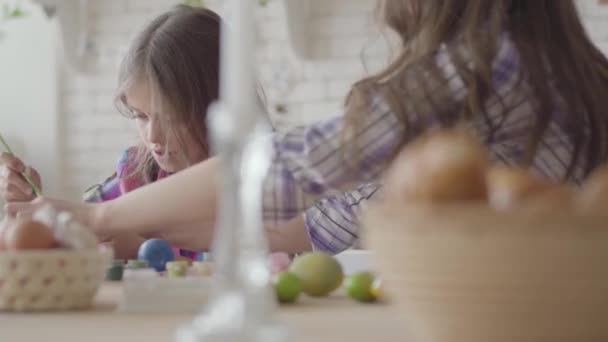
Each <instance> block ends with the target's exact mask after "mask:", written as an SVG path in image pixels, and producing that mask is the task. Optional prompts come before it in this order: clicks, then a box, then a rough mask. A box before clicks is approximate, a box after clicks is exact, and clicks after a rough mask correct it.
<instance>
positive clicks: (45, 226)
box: [0, 207, 113, 312]
mask: <svg viewBox="0 0 608 342" xmlns="http://www.w3.org/2000/svg"><path fill="white" fill-rule="evenodd" d="M112 257H113V253H112V250H111V249H106V248H98V243H97V238H96V237H95V235H93V234H92V233H91V232H89V231H88V230H87V229H86V227H83V226H82V225H81V224H79V223H78V222H76V221H75V220H73V219H72V217H71V215H70V214H68V213H58V212H56V211H55V210H53V209H52V208H48V207H47V208H44V209H41V210H40V211H38V212H36V213H35V214H34V216H33V217H32V218H28V219H5V221H4V223H3V224H2V227H0V311H5V312H29V311H59V310H75V309H85V308H87V307H89V306H90V305H91V304H92V302H93V299H94V297H95V295H96V293H97V290H98V289H99V287H100V285H101V284H102V282H103V280H104V276H105V272H106V269H107V267H108V265H109V264H110V262H111V260H112Z"/></svg>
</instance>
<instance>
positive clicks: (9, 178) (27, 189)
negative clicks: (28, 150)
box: [0, 153, 42, 202]
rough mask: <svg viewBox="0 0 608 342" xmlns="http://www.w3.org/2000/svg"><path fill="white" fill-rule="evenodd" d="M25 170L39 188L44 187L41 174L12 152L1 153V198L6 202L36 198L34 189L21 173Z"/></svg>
mask: <svg viewBox="0 0 608 342" xmlns="http://www.w3.org/2000/svg"><path fill="white" fill-rule="evenodd" d="M22 172H25V173H26V174H27V175H28V176H29V177H31V179H32V180H33V181H34V183H35V184H36V186H38V188H39V189H41V188H42V185H41V182H40V175H39V174H38V172H37V171H36V170H35V169H33V168H31V167H26V166H25V164H23V162H22V161H21V160H20V159H19V158H17V157H15V156H13V155H12V154H10V153H2V154H0V198H2V199H3V200H4V201H5V202H27V201H31V200H33V199H34V198H35V194H34V190H33V189H32V187H31V186H30V185H29V184H28V183H27V182H26V181H25V179H24V178H23V176H21V173H22Z"/></svg>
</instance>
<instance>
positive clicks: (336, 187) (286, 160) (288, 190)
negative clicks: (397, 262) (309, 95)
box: [263, 101, 404, 223]
mask: <svg viewBox="0 0 608 342" xmlns="http://www.w3.org/2000/svg"><path fill="white" fill-rule="evenodd" d="M362 121H363V122H361V124H360V125H358V126H357V127H356V131H353V132H352V134H349V137H348V138H347V137H346V136H345V135H344V128H345V125H346V123H345V120H344V117H343V116H338V117H335V118H333V119H330V120H327V121H323V122H319V123H317V124H314V125H311V126H307V127H298V128H295V129H293V130H291V131H288V132H286V133H283V134H276V135H275V136H274V137H273V145H274V151H273V153H274V154H273V163H272V166H271V168H270V170H269V172H268V174H267V176H266V178H265V181H264V189H263V191H264V193H263V207H264V220H265V221H266V222H267V223H278V222H281V221H285V220H289V219H290V218H293V217H294V216H296V215H298V214H300V213H302V212H303V211H304V210H306V209H308V208H311V207H313V206H314V205H315V204H316V202H317V201H319V200H320V199H321V198H323V197H327V196H329V195H332V194H336V193H340V192H347V191H352V190H354V189H356V188H357V186H359V185H360V184H363V183H371V182H374V181H376V180H377V179H378V178H379V176H380V174H381V173H382V171H383V170H384V165H385V163H386V162H387V161H389V160H390V158H391V157H392V156H393V155H394V153H395V151H396V149H397V148H398V146H399V144H400V142H401V139H402V138H403V135H404V127H403V124H402V123H401V121H399V119H398V118H397V117H396V116H395V115H394V114H393V113H392V112H391V111H390V110H389V108H388V106H387V105H386V104H385V103H384V102H382V101H373V102H372V103H371V108H370V109H369V113H367V114H366V116H364V117H362ZM343 146H349V149H348V151H349V152H348V154H349V155H356V156H357V158H356V160H357V163H356V165H352V164H353V163H351V167H345V163H346V161H350V160H355V159H354V158H348V156H346V155H344V154H343V151H345V149H343ZM352 170H357V172H356V173H355V172H352Z"/></svg>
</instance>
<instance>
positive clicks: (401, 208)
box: [363, 130, 608, 342]
mask: <svg viewBox="0 0 608 342" xmlns="http://www.w3.org/2000/svg"><path fill="white" fill-rule="evenodd" d="M489 160H490V158H489V155H488V153H487V152H486V150H485V149H484V148H483V147H482V145H481V144H479V143H478V141H477V140H476V139H474V138H472V137H471V136H469V135H467V134H466V133H464V132H462V131H460V130H444V131H436V132H433V133H431V134H428V135H426V136H424V137H422V138H420V139H419V140H417V141H415V142H413V143H411V144H410V145H408V146H407V147H406V148H405V149H404V150H403V151H402V152H401V153H400V154H399V155H398V156H397V157H396V159H395V160H394V162H393V164H392V165H391V167H390V168H389V170H388V172H387V174H386V178H385V182H384V186H383V194H382V199H381V200H379V201H378V202H377V203H374V204H373V205H370V206H369V208H368V210H366V212H365V213H364V217H363V225H364V230H363V234H364V236H363V240H364V243H365V245H366V247H368V248H370V249H371V250H372V251H373V253H374V255H375V258H376V264H377V266H378V269H379V270H378V271H379V272H380V273H381V275H382V277H383V279H384V280H385V286H386V291H387V294H388V296H389V297H390V298H391V303H392V305H393V306H394V308H395V309H396V310H397V311H398V312H399V315H398V316H397V317H400V318H401V319H402V323H403V324H402V327H403V330H404V335H405V336H409V337H410V338H411V339H409V340H411V341H415V342H442V341H449V342H487V341H492V342H513V341H517V342H528V341H529V342H532V341H534V342H545V341H546V342H555V341H608V325H607V324H606V317H608V168H600V169H598V170H596V171H595V173H594V174H592V175H591V176H590V177H589V178H588V179H587V181H586V182H585V184H583V185H582V186H580V187H575V186H572V185H568V184H566V183H557V182H552V181H549V180H547V179H545V178H542V177H539V176H535V175H534V174H532V173H530V172H529V171H528V170H527V169H523V168H518V167H504V166H495V165H492V163H491V162H489Z"/></svg>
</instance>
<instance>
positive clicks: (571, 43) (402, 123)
mask: <svg viewBox="0 0 608 342" xmlns="http://www.w3.org/2000/svg"><path fill="white" fill-rule="evenodd" d="M379 9H380V13H381V14H382V15H383V20H384V22H385V23H386V25H387V26H388V27H390V28H391V29H392V30H393V31H395V33H396V34H397V35H398V36H399V37H400V39H401V53H400V54H399V55H398V56H397V58H396V59H395V60H394V62H393V63H392V64H390V65H389V66H388V67H387V68H386V69H385V70H384V71H383V72H381V73H379V74H378V75H375V76H373V77H370V78H366V79H363V80H361V81H360V82H357V83H356V84H355V85H354V86H353V88H352V91H351V93H350V96H349V97H348V100H347V103H346V113H345V115H344V116H340V117H335V118H332V119H329V120H327V121H325V122H319V123H316V124H314V125H311V126H309V127H300V128H296V129H294V130H292V131H290V132H287V133H284V134H276V135H275V136H274V156H273V164H272V167H271V169H270V171H269V173H268V175H267V177H266V181H265V184H264V197H263V205H264V218H265V219H266V221H267V222H278V221H282V220H286V219H290V218H292V217H294V216H296V215H298V213H299V212H301V211H303V210H304V209H306V208H308V207H310V206H311V205H312V204H313V203H315V202H316V201H318V200H319V199H321V198H323V197H324V196H326V195H327V194H328V193H331V192H332V191H347V190H350V189H353V188H354V187H355V186H357V184H361V183H365V182H375V181H378V180H379V178H380V176H381V175H382V173H383V171H384V170H385V168H386V166H387V164H388V163H389V162H390V161H391V160H392V158H393V157H394V156H395V155H396V153H397V152H398V151H399V149H400V148H401V147H402V146H403V145H404V144H407V143H408V142H409V141H411V140H412V139H414V138H416V137H417V136H419V135H420V134H421V133H423V132H424V131H426V130H427V129H429V128H430V127H433V126H444V127H449V126H454V125H456V124H459V125H467V126H468V127H470V129H471V130H472V131H473V132H475V133H476V135H477V136H478V137H480V138H481V139H482V141H484V142H485V143H486V144H487V147H488V148H489V150H490V151H491V153H492V156H493V158H494V159H495V160H496V162H499V163H504V164H510V165H513V164H524V165H529V166H530V167H531V168H532V169H533V170H534V171H535V172H537V173H539V174H542V175H544V176H546V177H549V178H551V179H555V180H564V181H572V182H575V183H576V182H580V181H581V180H583V179H584V178H585V177H586V176H587V175H588V174H589V172H590V171H591V170H593V169H594V168H595V167H596V166H598V165H599V164H600V163H602V162H603V161H604V160H606V157H607V153H608V117H607V115H606V114H605V109H606V108H608V98H607V97H606V96H605V94H604V93H605V92H606V90H608V61H607V60H606V58H605V57H604V56H603V55H602V53H601V52H600V51H599V50H598V49H597V48H596V47H595V46H594V45H593V44H592V42H591V41H590V40H589V38H588V36H587V35H586V33H585V31H584V28H583V26H582V24H581V21H580V18H579V17H578V14H577V10H576V6H575V4H574V0H560V1H555V0H536V1H529V0H494V1H487V0H446V1H427V0H382V1H379ZM220 177H221V175H220V174H219V173H218V168H217V161H216V160H215V159H214V158H212V159H210V160H208V161H206V162H203V163H201V164H199V165H196V166H194V167H192V168H190V169H188V170H185V171H184V172H182V173H181V174H180V175H177V176H176V177H171V178H169V179H166V180H163V181H160V182H157V183H156V184H154V185H152V186H149V187H146V188H143V189H141V190H138V191H136V192H133V193H131V194H128V195H126V196H123V197H121V198H119V199H117V200H115V201H110V202H106V203H104V204H101V205H81V204H77V203H61V202H56V201H55V202H54V203H55V204H56V205H58V206H60V207H62V208H68V209H70V210H72V211H73V212H75V213H76V214H77V215H80V216H79V217H81V218H82V219H83V220H85V221H86V222H87V223H89V224H90V225H91V227H92V228H93V229H94V230H96V231H97V232H106V231H108V232H125V231H127V232H133V231H135V232H146V231H147V230H148V229H150V227H161V226H162V227H171V229H173V230H179V229H182V228H184V227H191V228H190V229H185V230H184V231H188V234H189V236H190V237H191V238H192V239H193V241H194V240H195V239H196V237H197V236H199V235H201V234H204V233H205V228H201V227H203V226H200V224H202V223H209V222H214V221H215V214H216V210H215V204H216V195H217V189H218V187H217V184H218V183H219V178H220ZM160 197H163V198H166V199H167V201H166V202H163V203H160V202H158V201H155V199H156V198H160ZM41 202H44V201H41ZM37 205H38V204H37V203H34V204H25V205H9V209H10V210H11V211H19V210H31V209H32V208H35V207H36V206H37ZM197 224H198V225H199V226H198V228H193V226H196V225H197ZM308 228H309V229H311V230H312V231H311V232H310V235H311V236H313V235H315V234H316V232H315V229H318V228H316V227H308ZM193 243H194V242H193Z"/></svg>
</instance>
